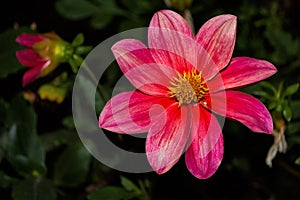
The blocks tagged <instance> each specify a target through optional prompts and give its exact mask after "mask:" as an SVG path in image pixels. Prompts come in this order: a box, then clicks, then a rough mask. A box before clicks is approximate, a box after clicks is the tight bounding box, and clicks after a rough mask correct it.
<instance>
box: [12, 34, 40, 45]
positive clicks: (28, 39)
mask: <svg viewBox="0 0 300 200" xmlns="http://www.w3.org/2000/svg"><path fill="white" fill-rule="evenodd" d="M44 39H45V37H43V36H42V35H41V34H28V33H22V34H21V35H19V36H18V37H17V38H16V41H17V42H18V43H19V44H20V45H23V46H26V47H32V46H33V45H35V44H36V43H38V42H40V41H42V40H44Z"/></svg>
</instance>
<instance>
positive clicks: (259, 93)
mask: <svg viewBox="0 0 300 200" xmlns="http://www.w3.org/2000/svg"><path fill="white" fill-rule="evenodd" d="M253 94H254V95H257V96H260V97H263V98H265V99H268V100H270V99H272V96H271V95H270V94H269V93H267V92H265V91H261V90H260V91H254V92H253Z"/></svg>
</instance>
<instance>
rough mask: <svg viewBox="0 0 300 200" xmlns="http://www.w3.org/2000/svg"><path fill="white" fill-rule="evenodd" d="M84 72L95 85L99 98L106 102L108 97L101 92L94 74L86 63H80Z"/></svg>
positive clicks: (101, 89)
mask: <svg viewBox="0 0 300 200" xmlns="http://www.w3.org/2000/svg"><path fill="white" fill-rule="evenodd" d="M81 66H82V67H83V68H84V69H85V71H86V72H87V73H88V75H89V76H90V78H91V79H92V80H93V81H94V83H95V84H96V85H97V89H98V91H99V93H100V95H101V97H102V98H103V100H104V101H108V96H107V95H106V94H105V92H104V91H103V88H102V87H101V86H100V84H99V83H98V80H97V78H96V77H95V75H94V73H93V72H92V71H91V69H90V68H89V66H88V65H87V64H86V62H84V61H83V62H82V65H81Z"/></svg>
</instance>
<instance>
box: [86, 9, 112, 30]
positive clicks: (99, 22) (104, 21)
mask: <svg viewBox="0 0 300 200" xmlns="http://www.w3.org/2000/svg"><path fill="white" fill-rule="evenodd" d="M112 18H113V15H111V14H105V13H97V14H95V15H94V16H93V18H92V19H91V26H92V27H93V28H94V29H102V28H104V27H105V26H107V25H108V24H109V22H111V20H112Z"/></svg>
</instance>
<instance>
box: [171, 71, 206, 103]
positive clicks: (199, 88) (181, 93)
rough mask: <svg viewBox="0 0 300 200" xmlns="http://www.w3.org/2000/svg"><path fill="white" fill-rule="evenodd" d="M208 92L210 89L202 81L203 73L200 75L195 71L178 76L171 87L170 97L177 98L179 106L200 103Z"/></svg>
mask: <svg viewBox="0 0 300 200" xmlns="http://www.w3.org/2000/svg"><path fill="white" fill-rule="evenodd" d="M207 92H208V88H207V86H206V82H205V81H204V80H203V79H202V74H201V72H200V73H198V72H196V71H195V70H193V71H192V72H184V73H183V74H178V77H177V78H174V79H173V80H172V82H171V86H170V87H169V94H170V97H172V98H173V97H175V98H176V100H177V101H178V102H179V106H181V105H186V104H192V103H198V102H199V101H200V100H201V99H203V98H204V96H205V94H206V93H207Z"/></svg>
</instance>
